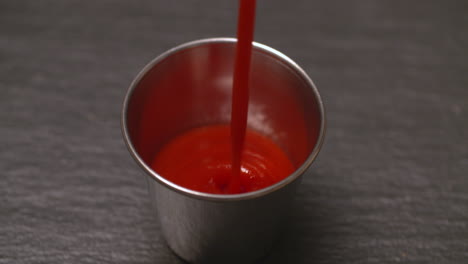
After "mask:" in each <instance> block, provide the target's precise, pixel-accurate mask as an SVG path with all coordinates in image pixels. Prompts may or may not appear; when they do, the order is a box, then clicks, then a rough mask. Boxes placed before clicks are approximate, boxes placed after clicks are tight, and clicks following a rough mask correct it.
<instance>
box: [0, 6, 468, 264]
mask: <svg viewBox="0 0 468 264" xmlns="http://www.w3.org/2000/svg"><path fill="white" fill-rule="evenodd" d="M236 8H237V7H236V1H234V0H203V1H195V0H171V1H167V0H166V1H162V0H159V1H157V0H153V1H149V0H141V1H125V0H112V1H111V0H100V1H81V0H70V1H58V0H57V1H53V0H44V1H35V0H29V1H26V0H23V1H13V0H11V1H7V0H0V177H1V178H0V263H180V260H179V259H178V258H177V257H175V256H174V255H173V254H172V253H171V252H170V250H169V249H168V248H167V247H166V246H165V244H164V242H163V240H162V238H161V235H160V231H159V226H158V223H157V222H156V221H155V220H154V218H153V216H152V213H151V211H150V207H149V201H148V197H147V194H146V187H145V181H144V175H143V173H141V172H140V170H139V169H138V168H137V166H136V165H135V163H134V162H133V160H132V159H131V158H130V156H129V154H128V153H127V150H126V148H125V146H124V144H123V141H122V139H121V135H120V126H119V116H120V107H121V102H122V100H123V96H124V93H125V91H126V89H127V87H128V85H129V84H130V82H131V81H132V79H133V77H134V76H135V75H136V73H137V72H138V71H139V69H141V68H142V67H143V66H144V65H145V64H146V63H147V62H148V61H149V60H150V59H152V58H153V57H155V56H156V55H158V54H159V53H161V52H163V51H164V50H166V49H168V48H170V47H172V46H175V45H177V44H181V43H183V42H186V41H189V40H194V39H199V38H204V37H214V36H233V35H234V34H235V21H236V11H237V10H236ZM256 40H257V41H259V42H262V43H264V44H267V45H269V46H271V47H273V48H276V49H278V50H281V51H283V52H284V53H285V54H287V55H288V56H290V57H291V58H292V59H294V60H296V61H297V62H298V63H299V64H300V65H302V66H303V68H304V69H305V70H306V71H307V72H308V73H309V74H310V76H311V77H312V79H313V80H314V81H315V82H316V84H317V86H318V88H319V90H320V92H321V94H322V97H323V99H324V102H325V105H326V107H327V111H328V121H329V126H328V128H329V129H328V134H327V138H326V142H325V145H324V148H323V151H322V153H321V155H320V156H319V159H318V160H317V162H316V163H314V165H313V167H312V169H311V170H310V171H309V173H308V174H307V176H306V177H305V179H304V181H303V184H302V186H301V189H300V191H299V194H298V205H299V206H298V207H299V209H298V210H297V211H296V214H295V216H294V217H293V224H292V226H291V228H290V229H289V233H288V235H287V236H286V237H285V238H284V239H283V240H282V242H281V243H279V244H278V245H277V247H276V249H275V250H274V252H273V253H272V254H271V255H270V256H269V257H268V258H267V259H265V260H264V262H265V263H340V264H341V263H468V62H467V61H468V4H467V2H466V1H438V0H433V1H429V0H427V1H399V0H397V1H394V0H388V1H377V0H366V1H338V0H333V1H310V0H296V1H279V0H268V1H267V0H259V4H258V21H257V29H256Z"/></svg>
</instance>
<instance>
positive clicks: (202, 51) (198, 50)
mask: <svg viewBox="0 0 468 264" xmlns="http://www.w3.org/2000/svg"><path fill="white" fill-rule="evenodd" d="M235 44H236V40H235V39H228V38H216V39H204V40H198V41H194V42H190V43H187V44H183V45H181V46H178V47H176V48H174V49H171V50H169V51H167V52H165V53H164V54H162V55H160V56H159V57H157V58H156V59H155V60H153V61H152V62H151V63H150V64H148V65H147V66H146V67H145V68H144V69H143V70H142V72H140V73H139V75H138V76H137V77H136V79H135V80H134V82H133V83H132V84H131V87H130V88H129V90H128V93H127V96H126V98H125V101H124V108H123V114H122V130H123V136H124V140H125V142H126V144H127V146H128V148H129V151H130V153H131V154H132V156H133V157H134V158H135V160H136V161H137V163H138V164H139V165H140V166H141V167H142V169H143V170H144V171H145V172H146V173H147V175H148V176H149V177H148V178H147V179H148V187H149V193H150V196H151V200H152V202H153V204H154V206H155V209H156V210H157V212H158V218H159V220H160V224H161V229H162V231H163V234H164V237H165V239H166V241H167V243H168V244H169V246H170V247H171V249H172V250H174V251H175V252H176V253H177V254H178V255H179V256H180V257H182V258H183V259H185V260H187V261H190V262H207V261H208V262H209V261H212V262H219V261H222V262H223V263H229V262H232V263H235V262H241V261H242V262H244V263H245V262H252V261H254V260H256V259H258V258H260V257H262V256H264V255H265V254H266V253H267V252H268V250H269V249H270V247H271V245H272V243H273V241H274V240H275V238H276V237H277V236H278V233H279V232H280V231H281V229H282V228H283V227H284V225H285V221H286V220H287V215H288V212H289V209H290V207H291V202H292V198H293V196H294V193H295V189H296V186H297V184H298V182H299V181H298V180H299V179H300V177H301V176H302V175H303V174H304V172H305V170H306V169H307V168H308V167H309V166H310V164H311V163H312V162H313V160H314V159H315V158H316V156H317V154H318V152H319V150H320V147H321V144H322V142H323V137H324V132H325V116H324V109H323V105H322V101H321V99H320V95H319V93H318V91H317V89H316V88H315V86H314V84H313V83H312V81H311V80H310V78H309V77H308V76H307V75H306V73H305V72H304V71H303V70H302V69H301V68H300V67H299V66H297V65H296V64H295V63H294V62H293V61H292V60H290V59H289V58H287V57H286V56H285V55H283V54H281V53H280V52H278V51H276V50H273V49H271V48H269V47H267V46H264V45H261V44H258V43H254V49H253V54H252V65H251V79H250V87H251V88H250V101H249V114H248V127H249V128H250V129H253V130H255V131H257V132H259V133H261V134H263V135H265V136H267V137H269V138H270V139H272V140H273V141H274V142H275V143H276V144H277V145H278V146H280V147H281V148H282V150H283V151H284V152H285V153H286V154H287V156H288V157H289V159H290V160H291V162H292V163H293V165H294V166H295V168H296V171H295V172H294V173H293V174H291V175H290V176H288V177H287V178H286V179H284V180H283V181H281V182H279V183H277V184H274V185H272V186H269V187H267V188H264V189H261V190H258V191H255V192H250V193H243V194H235V195H219V194H208V193H200V192H197V191H193V190H189V189H186V188H183V187H181V186H178V185H176V184H174V183H172V182H170V181H168V180H166V179H164V177H163V176H161V175H159V174H158V172H157V171H156V172H155V171H153V170H152V169H151V168H150V167H149V164H151V163H152V162H153V159H154V157H155V155H156V154H157V153H158V151H159V150H160V149H161V148H162V147H163V146H164V145H165V144H166V143H168V142H169V141H170V140H171V139H173V138H174V137H175V136H177V135H180V134H181V133H183V132H186V131H188V130H190V129H193V128H197V127H201V126H206V125H217V124H228V123H229V122H230V117H231V94H232V79H233V71H234V55H235Z"/></svg>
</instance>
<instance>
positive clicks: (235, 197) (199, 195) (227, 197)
mask: <svg viewBox="0 0 468 264" xmlns="http://www.w3.org/2000/svg"><path fill="white" fill-rule="evenodd" d="M236 42H237V39H235V38H205V39H199V40H195V41H190V42H187V43H184V44H181V45H178V46H176V47H174V48H171V49H169V50H167V51H165V52H164V53H162V54H161V55H159V56H157V57H156V58H154V59H153V60H152V61H150V62H149V63H148V64H147V65H146V66H145V67H144V68H143V69H142V70H141V71H140V72H139V73H138V74H137V76H136V77H135V79H134V80H133V81H132V83H131V84H130V87H129V88H128V90H127V93H126V95H125V98H124V101H123V107H122V112H121V130H122V136H123V138H124V141H125V145H126V146H127V148H128V150H129V151H130V154H131V156H132V157H133V159H134V160H135V161H136V163H137V164H138V165H139V166H140V167H141V168H142V169H143V170H144V171H145V172H146V174H147V175H148V176H150V177H151V178H152V179H153V180H156V181H157V182H159V183H160V184H162V185H164V186H165V187H167V188H169V189H171V190H173V191H175V192H178V193H180V194H183V195H185V196H188V197H192V198H195V199H199V200H209V201H216V202H229V201H239V200H249V199H255V198H259V197H263V196H266V195H268V194H270V193H273V192H275V191H277V190H280V189H282V188H283V187H285V186H287V185H289V184H290V183H292V182H294V181H295V180H296V179H297V178H299V177H300V176H301V175H302V174H303V173H304V172H305V171H306V170H307V169H308V168H309V167H310V165H311V164H312V163H313V162H314V161H315V159H316V158H317V156H318V154H319V152H320V149H321V148H322V145H323V142H324V137H325V131H326V118H325V108H324V106H323V102H322V99H321V97H320V94H319V92H318V90H317V88H316V87H315V84H314V83H313V81H312V80H311V79H310V77H309V76H308V75H307V73H306V72H305V71H304V70H303V69H302V68H301V67H300V66H299V65H298V64H297V63H295V62H294V61H293V60H292V59H290V58H289V57H287V56H286V55H284V54H283V53H281V52H279V51H277V50H275V49H273V48H271V47H268V46H266V45H264V44H260V43H258V42H253V49H256V50H259V51H261V52H263V53H265V54H267V55H270V56H272V57H273V58H275V59H278V60H279V61H280V62H281V63H283V64H285V65H286V66H288V67H289V68H291V69H292V70H293V71H294V72H295V73H297V74H298V75H299V77H301V78H302V79H303V80H304V81H305V82H306V83H307V84H308V86H309V87H310V88H311V89H312V91H313V94H314V97H315V100H316V102H317V105H318V108H319V112H320V132H319V136H318V139H317V142H316V144H315V146H314V148H313V150H312V151H311V152H310V154H309V156H308V157H307V158H306V160H305V161H304V162H303V163H302V165H301V166H300V167H299V168H298V169H296V170H295V171H294V172H293V173H292V174H290V175H289V176H288V177H286V178H285V179H283V180H281V181H279V182H277V183H275V184H273V185H270V186H268V187H266V188H263V189H260V190H257V191H253V192H247V193H240V194H212V193H205V192H199V191H195V190H191V189H188V188H185V187H182V186H180V185H177V184H175V183H173V182H171V181H169V180H167V179H165V178H164V177H163V176H161V175H159V174H158V173H156V172H155V171H153V170H152V169H151V168H150V167H149V166H148V165H147V164H146V163H145V162H144V161H143V159H142V158H141V157H140V155H139V154H138V153H137V151H136V150H135V147H134V146H133V143H132V141H131V139H130V136H129V132H128V126H127V112H128V105H129V102H130V98H131V97H132V95H133V91H134V90H135V88H136V87H137V86H138V84H139V82H140V81H141V80H142V78H143V77H144V76H145V75H146V74H147V73H148V72H149V71H150V70H151V69H152V68H153V67H154V66H155V65H157V64H158V63H160V62H161V61H163V60H164V59H165V58H167V57H169V56H171V55H173V54H175V53H177V52H180V51H182V50H185V49H188V48H193V47H197V46H201V45H204V44H209V43H236Z"/></svg>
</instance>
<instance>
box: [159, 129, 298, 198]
mask: <svg viewBox="0 0 468 264" xmlns="http://www.w3.org/2000/svg"><path fill="white" fill-rule="evenodd" d="M232 159H233V157H232V149H231V127H230V126H229V125H212V126H206V127H200V128H196V129H192V130H189V131H188V132H186V133H183V134H181V135H180V136H178V137H176V138H175V139H173V140H171V141H170V142H169V143H168V144H166V145H165V146H164V147H163V148H162V150H161V151H160V152H159V153H158V155H157V156H156V158H155V160H154V162H153V164H152V166H151V167H152V168H153V169H154V170H155V171H157V172H158V173H159V174H160V175H162V176H164V178H166V179H168V180H169V181H171V182H173V183H175V184H177V185H180V186H183V187H185V188H188V189H192V190H195V191H199V192H206V193H214V194H234V193H244V192H251V191H256V190H259V189H262V188H265V187H268V186H270V185H272V184H275V183H277V182H279V181H281V180H282V179H284V178H285V177H287V176H288V175H290V174H291V173H292V172H293V171H294V166H293V165H292V163H291V162H290V161H289V159H288V157H287V156H286V154H285V153H284V152H283V151H282V150H281V149H280V148H279V147H278V146H277V145H276V144H275V143H273V141H271V140H270V139H268V138H267V137H265V136H263V135H261V134H260V133H257V132H254V131H252V130H250V129H247V131H246V134H245V141H244V144H243V149H242V166H241V171H240V173H239V174H234V173H233V171H232V170H233V167H232ZM233 177H238V178H237V182H238V189H233V188H231V187H230V185H231V184H232V178H233Z"/></svg>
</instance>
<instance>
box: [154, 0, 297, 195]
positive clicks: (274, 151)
mask: <svg viewBox="0 0 468 264" xmlns="http://www.w3.org/2000/svg"><path fill="white" fill-rule="evenodd" d="M255 7H256V0H240V1H239V16H238V25H237V44H236V53H235V64H234V79H233V92H232V102H231V103H232V112H231V123H230V125H228V124H224V125H211V126H206V127H200V128H195V129H192V130H190V131H188V132H186V133H184V134H182V135H179V136H177V137H176V138H174V139H173V140H172V141H170V142H169V143H168V144H166V145H165V146H164V147H163V148H162V149H161V150H160V151H159V153H158V154H157V155H156V157H155V159H154V162H153V163H152V165H151V167H152V168H153V169H154V170H155V171H156V172H158V173H159V174H160V175H162V176H163V177H165V178H166V179H168V180H170V181H172V182H174V183H176V184H178V185H180V186H182V187H185V188H189V189H192V190H195V191H199V192H206V193H214V194H237V193H244V192H251V191H256V190H259V189H262V188H265V187H268V186H270V185H272V184H275V183H277V182H279V181H281V180H282V179H284V178H286V177H287V176H288V175H290V174H291V173H292V172H293V171H294V166H293V165H292V163H291V161H290V160H289V159H288V157H287V155H286V154H285V153H284V152H283V151H282V150H281V148H280V147H279V146H278V145H276V144H275V143H274V142H273V141H271V140H270V139H269V138H267V137H266V136H263V135H261V134H260V133H258V132H255V131H253V130H251V129H248V128H247V116H248V105H249V89H250V87H249V77H250V72H251V70H250V68H251V57H252V42H253V36H254V24H255Z"/></svg>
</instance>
